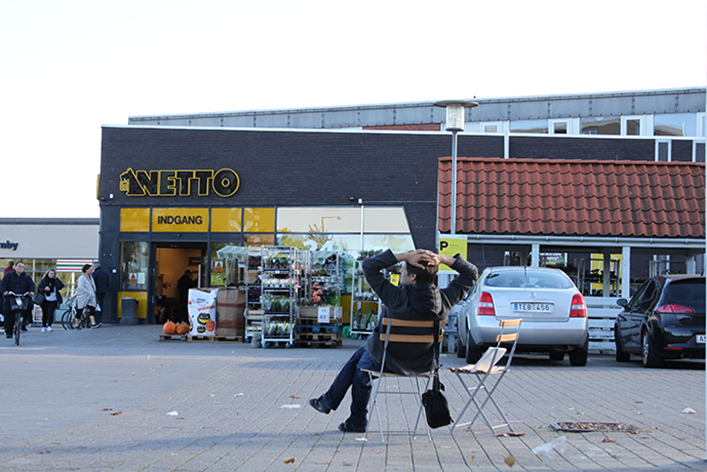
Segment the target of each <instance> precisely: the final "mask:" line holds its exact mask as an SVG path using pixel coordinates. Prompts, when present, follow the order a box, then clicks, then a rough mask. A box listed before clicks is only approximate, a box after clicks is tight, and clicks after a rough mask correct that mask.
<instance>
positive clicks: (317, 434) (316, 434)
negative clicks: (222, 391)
mask: <svg viewBox="0 0 707 472" xmlns="http://www.w3.org/2000/svg"><path fill="white" fill-rule="evenodd" d="M314 435H315V436H321V434H319V433H314ZM327 464H328V462H327Z"/></svg>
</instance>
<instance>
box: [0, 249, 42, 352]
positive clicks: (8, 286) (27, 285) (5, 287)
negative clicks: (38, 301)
mask: <svg viewBox="0 0 707 472" xmlns="http://www.w3.org/2000/svg"><path fill="white" fill-rule="evenodd" d="M13 269H14V270H11V271H10V272H8V273H7V274H5V276H4V277H3V278H2V282H0V293H2V294H3V302H4V303H3V313H4V316H5V322H4V323H5V337H6V338H7V339H12V327H13V326H14V325H15V313H14V312H13V311H12V310H10V292H14V293H19V294H22V293H26V292H29V296H30V297H34V291H35V285H34V280H32V277H30V276H29V275H27V274H26V273H25V264H24V263H23V262H21V261H20V262H18V263H17V264H14V267H13ZM32 307H33V304H32V301H31V300H30V302H29V310H28V311H29V312H30V313H31V312H32ZM22 329H23V330H24V331H26V330H27V328H26V327H25V326H24V324H23V326H22Z"/></svg>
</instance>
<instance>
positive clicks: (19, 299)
mask: <svg viewBox="0 0 707 472" xmlns="http://www.w3.org/2000/svg"><path fill="white" fill-rule="evenodd" d="M9 294H10V297H11V298H10V310H11V311H12V312H13V313H14V314H15V325H14V326H13V327H12V335H13V336H14V337H15V346H19V345H20V333H21V332H22V325H23V323H24V314H25V313H26V312H27V310H28V308H29V292H25V293H23V294H19V293H15V292H9Z"/></svg>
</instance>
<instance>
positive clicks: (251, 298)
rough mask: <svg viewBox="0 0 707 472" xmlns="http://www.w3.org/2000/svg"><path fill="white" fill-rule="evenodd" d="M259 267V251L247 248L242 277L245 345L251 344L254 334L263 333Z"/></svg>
mask: <svg viewBox="0 0 707 472" xmlns="http://www.w3.org/2000/svg"><path fill="white" fill-rule="evenodd" d="M261 266H262V255H261V249H260V248H259V247H251V248H249V249H248V257H247V258H246V261H245V276H244V279H245V282H246V310H245V313H244V318H245V342H247V343H249V342H252V341H253V337H254V336H255V335H256V334H258V333H260V334H261V335H262V332H263V326H262V325H263V309H262V304H261V301H260V297H261V294H262V281H261V279H260V275H261Z"/></svg>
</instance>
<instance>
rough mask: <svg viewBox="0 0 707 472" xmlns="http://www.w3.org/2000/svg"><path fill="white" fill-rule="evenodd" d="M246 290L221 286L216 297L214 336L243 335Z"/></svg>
mask: <svg viewBox="0 0 707 472" xmlns="http://www.w3.org/2000/svg"><path fill="white" fill-rule="evenodd" d="M245 305H246V291H245V289H243V288H240V287H221V288H219V289H218V296H217V299H216V336H227V337H229V336H241V337H242V336H245V316H244V314H243V313H244V312H245Z"/></svg>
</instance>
